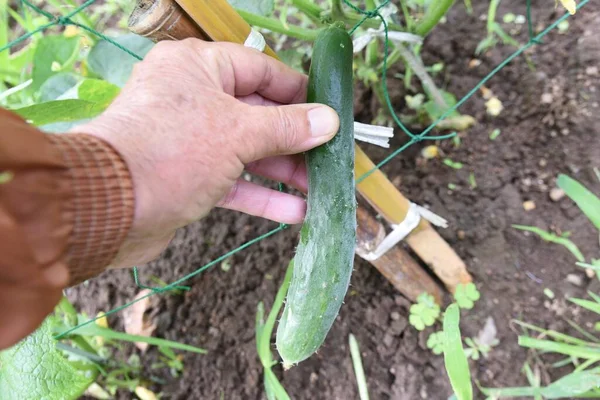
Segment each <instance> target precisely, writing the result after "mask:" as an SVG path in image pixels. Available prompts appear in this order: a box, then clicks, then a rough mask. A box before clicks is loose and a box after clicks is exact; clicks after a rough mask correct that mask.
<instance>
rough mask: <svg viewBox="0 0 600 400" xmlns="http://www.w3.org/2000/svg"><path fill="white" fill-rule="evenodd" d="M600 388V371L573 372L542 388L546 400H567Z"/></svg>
mask: <svg viewBox="0 0 600 400" xmlns="http://www.w3.org/2000/svg"><path fill="white" fill-rule="evenodd" d="M598 386H600V370H599V369H597V368H596V369H593V370H589V371H582V372H573V373H570V374H569V375H567V376H565V377H562V378H560V379H559V380H557V381H555V382H552V383H551V384H549V385H548V386H546V387H545V388H542V391H541V393H542V395H543V396H544V397H545V398H546V399H567V398H569V397H573V396H577V395H580V394H583V393H586V392H588V391H589V390H591V389H595V388H597V387H598Z"/></svg>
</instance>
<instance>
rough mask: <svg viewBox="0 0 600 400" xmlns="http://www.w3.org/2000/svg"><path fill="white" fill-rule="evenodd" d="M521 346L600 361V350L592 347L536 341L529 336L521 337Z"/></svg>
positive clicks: (542, 340)
mask: <svg viewBox="0 0 600 400" xmlns="http://www.w3.org/2000/svg"><path fill="white" fill-rule="evenodd" d="M519 346H523V347H528V348H531V349H537V350H542V351H545V352H553V353H559V354H564V355H567V356H570V357H576V358H582V359H586V360H587V359H594V360H600V349H599V348H597V347H592V346H583V345H571V344H565V343H557V342H553V341H551V340H544V339H535V338H532V337H529V336H519Z"/></svg>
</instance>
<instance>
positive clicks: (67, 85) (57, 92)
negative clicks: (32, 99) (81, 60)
mask: <svg viewBox="0 0 600 400" xmlns="http://www.w3.org/2000/svg"><path fill="white" fill-rule="evenodd" d="M78 82H79V78H78V77H77V75H75V74H72V73H69V72H61V73H59V74H56V75H53V76H51V77H50V78H48V79H47V80H46V82H44V83H43V84H42V86H41V87H40V91H39V95H40V102H46V101H51V100H57V99H58V98H59V97H60V96H62V95H64V94H65V93H66V92H67V91H68V90H69V89H71V88H73V87H74V86H75V85H77V83H78Z"/></svg>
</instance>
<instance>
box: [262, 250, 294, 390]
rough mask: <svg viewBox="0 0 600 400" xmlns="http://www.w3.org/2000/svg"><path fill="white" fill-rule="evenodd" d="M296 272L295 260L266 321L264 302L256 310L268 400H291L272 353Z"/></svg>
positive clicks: (288, 270)
mask: <svg viewBox="0 0 600 400" xmlns="http://www.w3.org/2000/svg"><path fill="white" fill-rule="evenodd" d="M293 270H294V260H292V261H290V264H289V265H288V268H287V271H286V272H285V277H284V278H283V282H282V283H281V286H280V287H279V290H277V294H276V295H275V300H274V301H273V307H272V308H271V311H270V312H269V315H268V316H267V320H266V321H265V306H264V304H263V302H262V301H261V302H259V303H258V306H257V308H256V352H257V353H258V358H259V359H260V362H261V364H262V366H263V369H264V386H265V393H266V395H267V399H268V400H290V396H289V395H288V394H287V392H286V391H285V388H284V387H283V385H282V384H281V383H280V382H279V380H278V379H277V376H275V374H274V373H273V371H272V370H271V367H272V366H273V365H274V364H276V361H275V360H273V353H272V352H271V336H272V334H273V328H274V327H275V322H276V320H277V316H278V315H279V311H280V310H281V307H282V305H283V301H284V300H285V295H286V294H287V291H288V288H289V286H290V281H291V279H292V273H293Z"/></svg>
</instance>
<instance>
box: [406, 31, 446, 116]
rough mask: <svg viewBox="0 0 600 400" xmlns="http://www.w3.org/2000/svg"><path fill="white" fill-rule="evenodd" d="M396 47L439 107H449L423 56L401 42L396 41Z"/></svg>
mask: <svg viewBox="0 0 600 400" xmlns="http://www.w3.org/2000/svg"><path fill="white" fill-rule="evenodd" d="M396 49H397V50H398V51H399V52H400V55H401V56H402V58H404V62H406V65H407V66H409V67H410V68H411V69H412V70H413V71H414V73H415V75H417V76H418V77H419V79H420V80H421V83H422V84H423V88H424V89H425V92H426V93H427V94H428V95H429V97H431V99H432V100H433V101H434V102H435V103H436V104H437V105H438V106H439V107H441V108H443V109H447V108H448V104H446V101H445V100H444V96H442V92H440V90H439V89H438V87H437V86H436V85H435V82H433V79H431V76H429V74H428V73H427V70H426V69H425V66H424V65H423V61H422V60H421V57H419V56H416V55H415V54H413V53H412V52H410V51H409V50H408V49H407V48H406V47H404V46H403V45H402V44H400V43H396Z"/></svg>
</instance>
